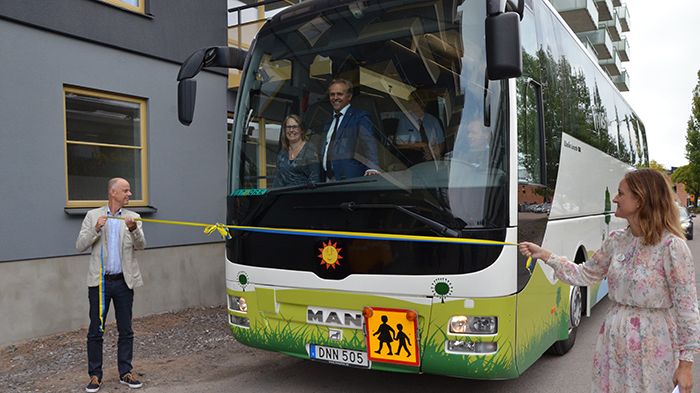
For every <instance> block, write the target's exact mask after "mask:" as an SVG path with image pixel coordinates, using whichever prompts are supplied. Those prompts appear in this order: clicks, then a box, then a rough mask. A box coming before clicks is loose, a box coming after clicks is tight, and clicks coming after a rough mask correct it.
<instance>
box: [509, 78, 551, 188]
mask: <svg viewBox="0 0 700 393" xmlns="http://www.w3.org/2000/svg"><path fill="white" fill-rule="evenodd" d="M516 85H517V91H518V103H517V106H518V182H519V183H529V184H544V183H545V179H544V173H543V172H544V171H543V164H544V162H543V154H542V153H543V150H542V149H543V147H544V146H543V124H542V107H541V99H540V97H541V89H540V85H539V84H538V83H537V82H535V81H533V80H531V79H527V78H520V79H518V81H517V84H516Z"/></svg>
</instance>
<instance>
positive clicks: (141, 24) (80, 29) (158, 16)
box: [0, 0, 226, 62]
mask: <svg viewBox="0 0 700 393" xmlns="http://www.w3.org/2000/svg"><path fill="white" fill-rule="evenodd" d="M145 5H146V12H145V14H139V13H136V12H132V11H128V10H126V9H123V8H120V7H116V6H114V5H111V4H109V3H107V2H103V1H100V0H61V1H44V0H22V1H0V18H7V19H12V20H15V21H19V22H21V23H26V24H29V25H33V26H36V27H39V28H43V29H47V30H51V31H54V32H57V33H60V34H66V35H70V36H74V37H80V38H83V39H89V40H93V41H96V42H99V43H101V44H103V45H109V46H115V47H119V48H124V49H127V50H132V51H135V52H139V53H143V54H146V55H149V56H154V57H159V58H162V59H167V60H170V61H175V62H182V61H183V60H184V59H186V58H187V56H189V54H190V53H191V52H193V51H194V50H195V49H198V48H200V47H204V46H212V45H225V44H226V0H207V1H191V0H146V3H145Z"/></svg>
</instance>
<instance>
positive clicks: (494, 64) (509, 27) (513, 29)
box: [486, 12, 523, 80]
mask: <svg viewBox="0 0 700 393" xmlns="http://www.w3.org/2000/svg"><path fill="white" fill-rule="evenodd" d="M486 72H487V75H488V78H489V79H490V80H500V79H508V78H517V77H519V76H520V75H522V73H523V57H522V52H521V49H520V15H518V14H517V13H516V12H503V13H499V14H496V15H490V16H487V17H486Z"/></svg>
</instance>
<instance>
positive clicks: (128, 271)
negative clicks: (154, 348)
mask: <svg viewBox="0 0 700 393" xmlns="http://www.w3.org/2000/svg"><path fill="white" fill-rule="evenodd" d="M107 196H108V203H107V206H103V207H100V208H97V209H93V210H90V211H89V212H88V213H87V215H86V216H85V219H84V220H83V225H82V227H81V228H80V234H79V235H78V240H77V241H76V243H75V247H76V248H77V249H78V251H80V252H84V251H87V250H91V253H90V263H89V266H88V274H87V285H88V299H89V301H90V327H89V328H88V334H87V352H88V375H89V376H90V382H89V384H88V385H87V387H86V388H85V391H86V392H89V393H94V392H97V391H98V390H100V385H101V384H102V335H103V333H104V323H105V320H106V319H107V311H109V304H110V302H112V303H114V315H115V318H116V321H117V331H118V332H119V339H118V341H117V364H118V368H119V382H120V383H122V384H125V385H128V386H129V387H131V388H140V387H141V386H142V384H141V382H139V381H138V380H136V378H135V377H134V376H133V375H132V373H131V370H132V366H131V360H132V358H133V348H134V332H133V330H132V328H131V316H132V306H133V302H134V288H135V287H139V286H141V285H143V281H142V279H141V271H140V270H139V265H138V262H137V260H136V256H135V250H142V249H143V248H144V247H145V246H146V239H145V237H144V235H143V230H142V229H141V221H136V220H135V219H137V218H139V215H138V214H137V213H134V212H132V211H129V210H126V209H124V208H123V207H124V206H126V205H127V204H128V203H129V197H130V196H131V189H130V185H129V182H128V181H126V180H125V179H122V178H113V179H110V180H109V182H108V184H107Z"/></svg>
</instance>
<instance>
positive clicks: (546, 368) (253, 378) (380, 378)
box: [142, 238, 700, 393]
mask: <svg viewBox="0 0 700 393" xmlns="http://www.w3.org/2000/svg"><path fill="white" fill-rule="evenodd" d="M688 244H689V246H690V249H691V251H692V253H693V255H695V256H696V257H695V271H696V282H700V263H698V260H700V238H699V239H696V240H691V241H688ZM609 306H610V303H609V301H608V300H607V299H605V300H603V301H602V302H601V303H599V304H598V305H597V306H596V307H595V308H594V313H593V316H592V317H591V318H584V320H583V321H582V323H581V326H580V328H579V332H578V336H577V339H576V340H577V341H576V345H575V346H574V348H573V349H572V350H571V351H570V352H569V353H568V354H566V355H565V356H562V357H559V356H553V355H547V354H545V355H544V356H543V357H542V358H541V359H539V360H538V361H537V362H536V363H535V364H534V365H533V366H532V367H530V368H529V369H528V370H527V371H526V372H525V373H524V374H523V375H522V376H520V378H518V379H515V380H505V381H475V380H465V379H456V378H449V377H441V376H433V375H412V374H395V373H386V372H378V371H369V370H360V369H353V368H348V367H341V366H332V365H327V364H323V363H316V362H311V361H304V360H299V359H295V358H291V357H287V356H285V355H282V354H278V353H272V352H266V351H262V350H257V349H248V348H247V350H246V351H245V352H242V353H232V354H231V356H230V357H228V358H226V359H220V360H221V361H220V362H219V363H217V365H216V366H217V368H219V369H220V370H222V372H221V374H220V375H218V376H217V378H214V379H212V380H210V381H208V382H204V383H202V382H197V383H196V384H188V383H186V382H185V383H183V384H178V385H177V386H172V385H170V386H167V387H163V386H153V387H148V385H145V386H144V389H143V390H142V391H143V392H144V393H146V392H148V393H155V392H163V393H165V392H173V393H178V392H181V393H185V392H187V393H189V392H194V391H198V392H211V393H219V392H221V393H224V392H237V393H245V392H270V393H276V392H285V393H293V392H303V393H308V392H334V393H335V392H397V393H398V392H437V391H443V392H451V391H460V392H480V393H489V392H494V393H496V392H498V393H509V392H518V393H528V392H533V393H535V392H536V393H561V392H568V393H577V392H581V393H584V392H589V391H590V380H591V363H592V359H593V348H594V345H595V338H596V334H597V332H598V329H599V327H600V325H601V323H602V320H603V318H604V316H605V314H606V312H607V309H608V307H609ZM696 360H697V361H696V362H695V368H694V374H693V375H694V378H695V389H694V391H695V392H700V359H696Z"/></svg>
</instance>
